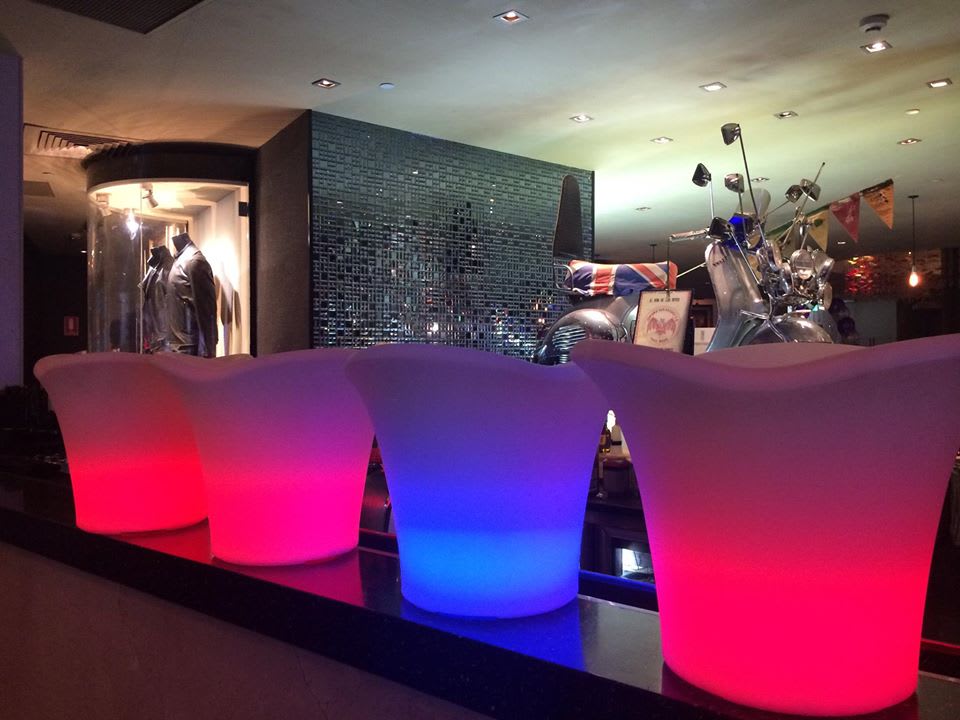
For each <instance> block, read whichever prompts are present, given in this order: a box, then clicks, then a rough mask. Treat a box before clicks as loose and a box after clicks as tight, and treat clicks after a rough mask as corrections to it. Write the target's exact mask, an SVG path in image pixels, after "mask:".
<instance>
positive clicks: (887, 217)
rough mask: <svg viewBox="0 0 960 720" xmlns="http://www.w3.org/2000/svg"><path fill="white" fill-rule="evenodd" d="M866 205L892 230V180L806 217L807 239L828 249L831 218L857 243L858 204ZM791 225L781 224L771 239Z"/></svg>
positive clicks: (856, 193) (858, 224)
mask: <svg viewBox="0 0 960 720" xmlns="http://www.w3.org/2000/svg"><path fill="white" fill-rule="evenodd" d="M861 199H863V200H865V201H866V203H867V205H869V206H870V208H871V209H872V210H873V211H874V212H875V213H876V214H877V217H879V218H880V220H882V221H883V224H884V225H886V226H887V227H888V228H890V229H891V230H892V229H893V179H889V180H884V181H883V182H882V183H878V184H876V185H871V186H870V187H868V188H864V189H863V190H860V191H859V192H855V193H853V195H850V196H848V197H845V198H843V199H841V200H835V201H834V202H832V203H830V204H829V205H824V206H822V207H819V208H817V209H816V210H814V211H813V212H811V213H809V214H808V215H807V221H808V222H809V223H810V227H809V230H808V232H809V233H810V237H811V238H812V239H813V241H814V242H815V243H817V245H819V246H820V248H821V249H822V250H824V251H825V250H826V249H827V233H828V229H829V222H828V220H829V219H830V216H829V215H828V213H833V216H834V217H835V218H836V219H837V220H838V221H839V222H840V225H841V226H843V229H844V230H846V232H847V235H849V236H850V237H851V239H852V240H853V241H854V242H859V240H860V200H861ZM789 226H790V223H784V224H783V225H781V226H780V227H778V228H776V229H774V230H773V231H772V232H771V233H770V235H772V236H776V235H777V234H778V233H780V232H781V231H783V230H786V229H787V228H788V227H789Z"/></svg>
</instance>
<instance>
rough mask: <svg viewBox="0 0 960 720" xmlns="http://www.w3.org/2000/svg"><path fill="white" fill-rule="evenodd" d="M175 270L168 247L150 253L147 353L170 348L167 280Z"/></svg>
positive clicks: (146, 296) (145, 282) (146, 278)
mask: <svg viewBox="0 0 960 720" xmlns="http://www.w3.org/2000/svg"><path fill="white" fill-rule="evenodd" d="M171 267H173V255H171V254H170V251H169V250H167V248H166V246H165V245H161V246H159V247H155V248H151V249H150V259H149V260H147V274H146V275H144V276H143V282H141V283H140V289H141V290H142V291H143V346H144V350H146V351H147V352H159V351H160V350H163V349H164V348H165V347H166V344H167V336H168V335H169V334H170V323H169V322H168V321H167V312H168V311H167V280H168V277H169V276H170V268H171Z"/></svg>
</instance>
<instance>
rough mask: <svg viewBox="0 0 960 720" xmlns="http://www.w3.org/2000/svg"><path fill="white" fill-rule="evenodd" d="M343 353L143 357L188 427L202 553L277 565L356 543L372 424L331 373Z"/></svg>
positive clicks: (338, 370)
mask: <svg viewBox="0 0 960 720" xmlns="http://www.w3.org/2000/svg"><path fill="white" fill-rule="evenodd" d="M354 352H356V351H354V350H347V349H322V350H301V351H296V352H287V353H278V354H276V355H267V356H264V357H260V358H247V359H245V360H233V361H224V362H211V361H209V360H200V359H197V358H184V357H183V356H174V355H171V354H166V355H155V356H154V362H155V363H156V365H157V367H159V368H162V369H163V370H165V371H167V372H168V373H170V375H171V377H175V378H176V382H177V386H178V387H179V388H180V390H181V395H182V397H183V402H184V404H185V405H186V407H187V409H188V411H189V413H190V417H191V420H192V422H193V427H194V432H195V435H196V438H197V446H198V448H199V450H200V458H201V461H202V464H203V474H204V481H205V485H206V490H207V503H208V507H209V514H210V548H211V552H212V553H213V555H215V556H216V557H218V558H220V559H222V560H226V561H228V562H234V563H240V564H248V565H284V564H292V563H300V562H306V561H308V560H316V559H321V558H327V557H331V556H334V555H338V554H340V553H343V552H346V551H348V550H350V549H352V548H354V547H356V545H357V541H358V538H359V533H360V505H361V501H362V498H363V486H364V482H365V480H366V470H367V462H368V460H369V457H370V446H371V444H372V441H373V430H372V428H371V425H370V420H369V419H368V417H367V412H366V409H365V408H364V406H363V403H362V402H361V400H360V397H359V395H358V394H357V392H356V390H354V388H353V386H352V385H351V384H350V383H348V382H347V380H346V378H345V377H344V374H343V370H344V366H345V364H346V362H347V361H348V360H349V359H350V357H351V356H352V355H353V354H354Z"/></svg>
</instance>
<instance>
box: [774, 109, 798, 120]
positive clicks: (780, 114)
mask: <svg viewBox="0 0 960 720" xmlns="http://www.w3.org/2000/svg"><path fill="white" fill-rule="evenodd" d="M773 116H774V117H775V118H777V119H778V120H786V119H787V118H795V117H797V114H796V113H795V112H794V111H793V110H784V111H782V112H778V113H774V114H773Z"/></svg>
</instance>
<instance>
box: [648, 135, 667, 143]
mask: <svg viewBox="0 0 960 720" xmlns="http://www.w3.org/2000/svg"><path fill="white" fill-rule="evenodd" d="M650 142H652V143H656V144H657V145H666V144H667V143H672V142H673V138H668V137H667V136H666V135H661V136H660V137H655V138H651V139H650Z"/></svg>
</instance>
